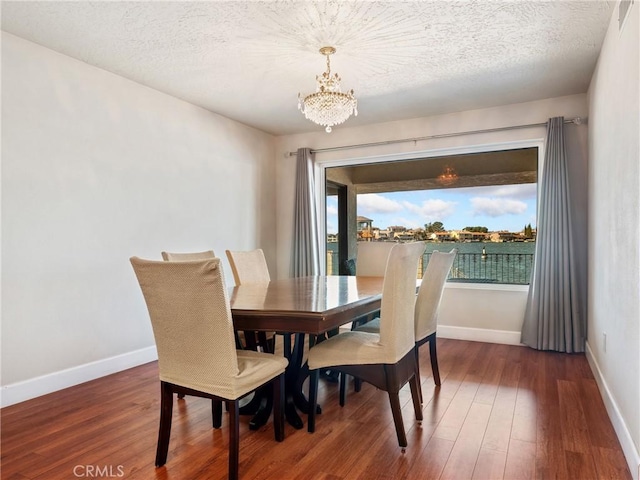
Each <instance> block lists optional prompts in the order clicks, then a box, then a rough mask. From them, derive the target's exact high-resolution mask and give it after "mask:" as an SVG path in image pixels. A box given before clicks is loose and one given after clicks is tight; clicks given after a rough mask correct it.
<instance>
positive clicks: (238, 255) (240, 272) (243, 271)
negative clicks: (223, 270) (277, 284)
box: [226, 248, 271, 285]
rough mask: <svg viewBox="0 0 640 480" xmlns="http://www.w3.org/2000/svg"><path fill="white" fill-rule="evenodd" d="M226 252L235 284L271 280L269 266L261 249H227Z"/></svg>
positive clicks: (267, 281)
mask: <svg viewBox="0 0 640 480" xmlns="http://www.w3.org/2000/svg"><path fill="white" fill-rule="evenodd" d="M226 253H227V258H228V259H229V264H230V265H231V271H232V272H233V279H234V280H235V282H236V285H245V284H248V283H249V284H251V283H269V281H271V276H270V275H269V267H268V266H267V260H266V259H265V258H264V252H263V251H262V249H260V248H259V249H256V250H248V251H230V250H227V251H226Z"/></svg>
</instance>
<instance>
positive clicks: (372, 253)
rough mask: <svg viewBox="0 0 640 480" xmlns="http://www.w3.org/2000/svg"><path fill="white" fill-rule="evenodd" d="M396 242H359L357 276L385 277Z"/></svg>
mask: <svg viewBox="0 0 640 480" xmlns="http://www.w3.org/2000/svg"><path fill="white" fill-rule="evenodd" d="M395 245H398V244H397V243H395V242H358V246H357V249H358V250H357V256H356V275H360V276H361V277H383V276H384V272H385V268H386V267H387V259H388V258H389V253H390V252H391V249H392V248H393V247H394V246H395Z"/></svg>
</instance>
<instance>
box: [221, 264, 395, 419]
mask: <svg viewBox="0 0 640 480" xmlns="http://www.w3.org/2000/svg"><path fill="white" fill-rule="evenodd" d="M383 280H384V279H383V277H359V276H347V275H314V276H306V277H290V278H280V279H276V280H271V281H270V282H268V283H257V284H241V285H236V286H235V287H233V288H231V289H230V304H231V314H232V316H233V323H234V328H235V329H236V330H242V331H245V332H276V333H277V334H279V335H282V336H283V339H284V354H285V356H286V357H287V359H288V360H289V365H288V366H287V368H286V370H285V416H286V419H287V422H288V423H289V424H291V425H292V426H294V427H295V428H297V429H300V428H302V427H303V422H302V419H301V418H300V415H299V414H298V411H300V412H302V413H308V408H309V404H308V402H307V399H306V397H305V395H304V393H303V392H302V385H303V383H304V381H305V379H306V377H307V376H308V374H309V370H308V366H307V365H306V362H303V357H304V343H305V338H306V336H309V339H310V344H311V345H313V344H314V342H316V341H318V340H321V339H322V337H323V336H324V335H325V334H327V333H328V332H335V331H336V330H337V329H339V328H340V327H341V326H343V325H346V324H349V323H350V322H352V321H353V320H355V319H357V318H361V317H363V316H366V315H370V314H372V313H375V312H377V311H379V310H380V305H381V301H382V284H383ZM292 339H293V341H292ZM318 413H320V411H318ZM269 414H270V407H264V406H263V408H261V409H260V411H259V412H257V413H256V414H255V416H254V417H253V419H252V420H251V422H250V428H252V429H256V428H259V427H260V426H261V425H263V424H264V423H266V421H267V420H268V417H269Z"/></svg>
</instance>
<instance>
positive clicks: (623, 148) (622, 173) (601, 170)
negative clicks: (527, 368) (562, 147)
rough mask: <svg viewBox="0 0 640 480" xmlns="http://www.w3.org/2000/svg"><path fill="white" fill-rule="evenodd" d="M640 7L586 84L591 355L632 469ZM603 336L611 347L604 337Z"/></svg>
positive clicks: (639, 324) (638, 384)
mask: <svg viewBox="0 0 640 480" xmlns="http://www.w3.org/2000/svg"><path fill="white" fill-rule="evenodd" d="M639 19H640V5H638V2H635V4H634V5H633V6H632V7H631V11H630V17H628V19H627V23H626V25H625V27H624V30H623V31H622V32H619V31H618V16H617V9H616V12H615V13H614V15H613V18H612V19H611V24H610V26H609V31H608V33H607V36H606V38H605V42H604V45H603V48H602V51H601V53H600V58H599V60H598V65H597V68H596V71H595V73H594V75H593V78H592V81H591V85H590V87H589V117H590V118H589V164H590V172H589V211H590V214H589V267H590V274H589V317H588V318H589V323H588V349H589V350H588V354H589V358H590V361H591V363H592V366H593V369H594V372H595V373H596V374H597V376H596V378H597V379H598V381H599V384H600V389H601V392H602V393H603V397H604V399H605V404H606V405H607V408H608V410H609V414H610V416H611V417H612V420H613V424H614V427H615V428H616V431H617V433H618V438H620V440H621V443H622V447H623V449H624V451H625V455H626V457H627V461H628V462H629V466H630V468H631V472H632V473H633V474H634V477H635V478H636V479H637V478H638V476H639V472H638V470H639V469H640V467H639V465H640V455H639V453H638V452H639V451H640V241H639V239H640V94H639V89H640V75H639V66H638V64H639V56H640V48H639V44H640V33H639V28H638V24H639ZM605 334H606V349H605V343H604V335H605Z"/></svg>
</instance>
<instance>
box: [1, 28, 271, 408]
mask: <svg viewBox="0 0 640 480" xmlns="http://www.w3.org/2000/svg"><path fill="white" fill-rule="evenodd" d="M273 144H274V141H273V137H272V136H270V135H268V134H265V133H263V132H260V131H258V130H255V129H252V128H249V127H247V126H245V125H242V124H239V123H237V122H234V121H231V120H228V119H226V118H224V117H221V116H219V115H216V114H213V113H211V112H208V111H206V110H203V109H201V108H198V107H195V106H193V105H191V104H188V103H185V102H182V101H180V100H177V99H175V98H173V97H169V96H167V95H164V94H162V93H160V92H157V91H155V90H152V89H150V88H147V87H144V86H142V85H140V84H137V83H134V82H131V81H129V80H126V79H124V78H122V77H119V76H117V75H114V74H111V73H108V72H106V71H104V70H100V69H98V68H94V67H91V66H89V65H87V64H85V63H82V62H79V61H77V60H74V59H71V58H69V57H66V56H64V55H60V54H58V53H55V52H53V51H51V50H48V49H45V48H42V47H40V46H38V45H35V44H33V43H29V42H27V41H24V40H22V39H20V38H18V37H15V36H12V35H9V34H6V33H3V34H2V234H3V236H2V386H3V397H2V402H3V405H6V404H9V403H13V402H15V401H19V400H22V399H24V397H25V396H26V397H29V396H35V395H37V394H42V393H46V392H47V391H48V390H55V389H56V388H61V387H64V386H67V384H73V383H77V382H79V381H83V380H87V379H88V378H93V377H94V376H98V375H100V374H105V373H110V371H113V370H114V369H116V370H117V369H119V368H125V367H127V366H130V365H131V364H135V363H140V362H143V361H145V360H147V361H148V360H150V359H151V358H153V356H154V355H155V347H154V346H153V345H154V341H153V336H152V332H151V328H150V323H149V319H148V314H147V311H146V308H145V306H144V303H143V299H142V295H141V292H140V289H139V287H138V285H137V282H136V280H135V276H134V274H133V271H132V268H131V265H130V264H129V257H130V256H132V255H137V256H140V257H146V258H153V259H160V251H161V250H168V251H198V250H205V249H214V250H215V251H216V252H217V253H218V255H219V256H222V257H223V258H224V250H225V249H227V248H229V249H232V248H233V249H246V248H254V247H256V246H259V247H262V248H264V249H265V253H266V254H267V258H268V259H269V262H270V263H271V267H272V269H273V270H275V262H274V259H275V253H276V252H275V245H276V236H275V229H274V228H273V225H275V222H276V218H275V211H276V204H275V192H274V185H275V178H274V169H273V167H272V162H273V158H274V149H273ZM224 264H225V269H226V273H227V279H228V282H229V283H232V282H233V280H232V277H231V272H230V269H229V268H228V266H227V265H226V261H224Z"/></svg>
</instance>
